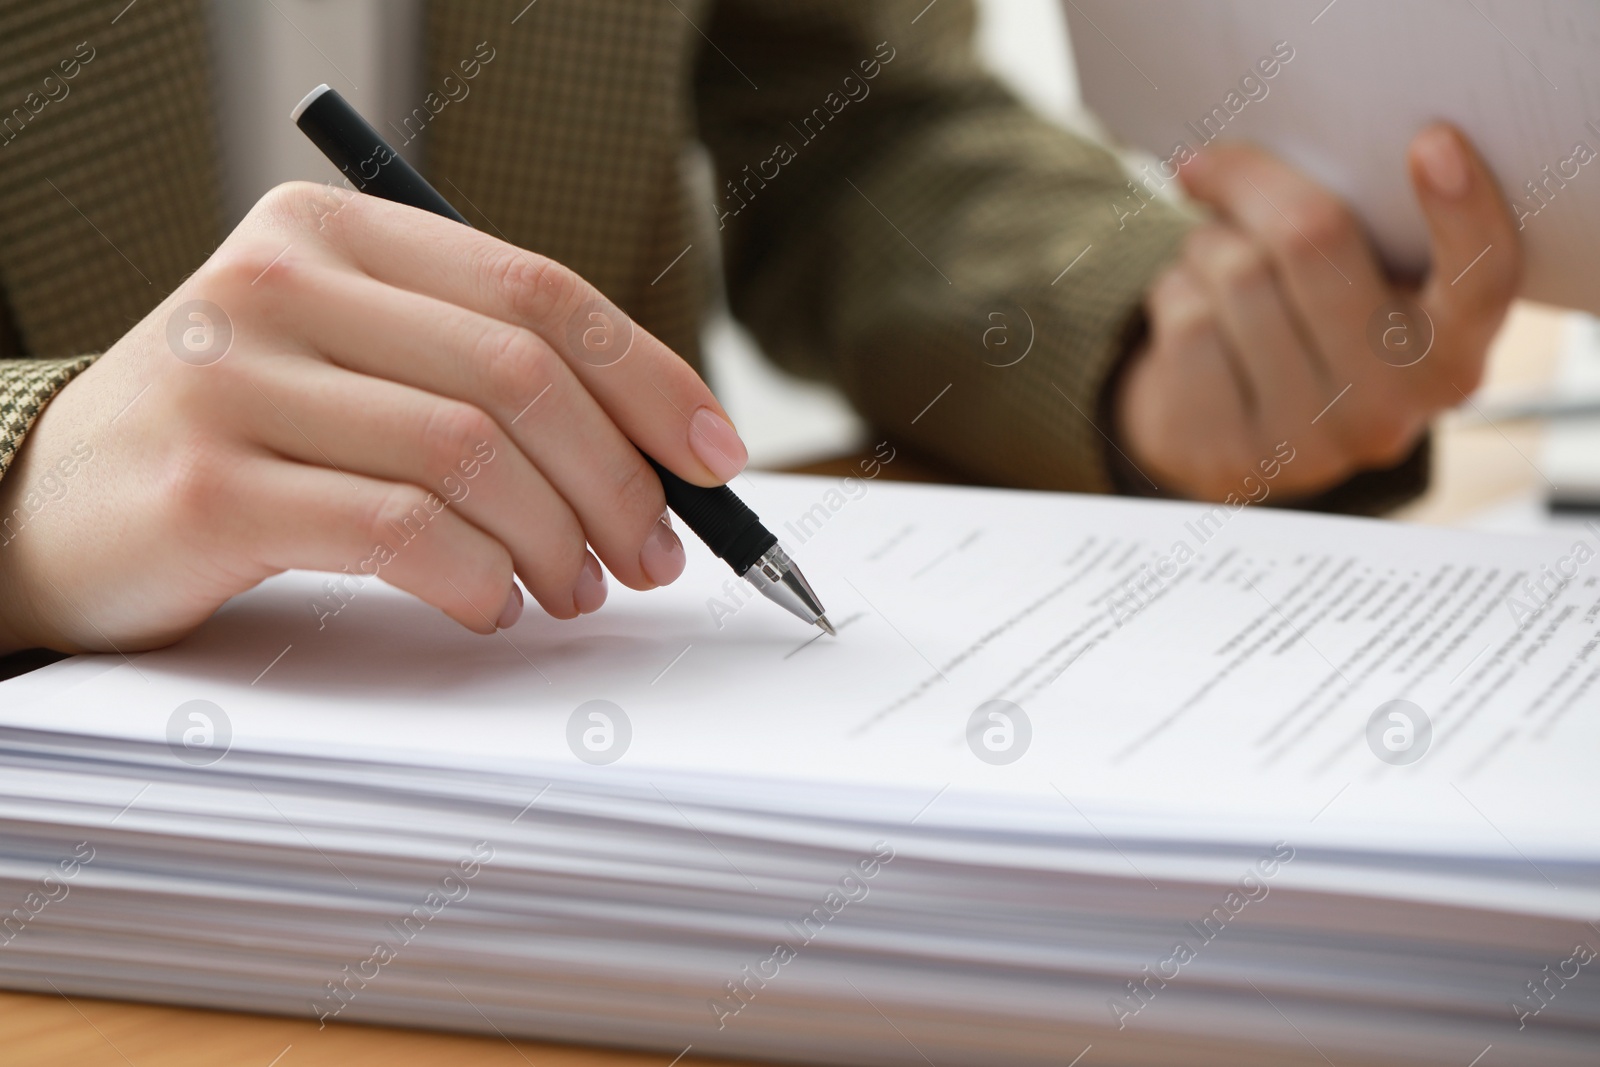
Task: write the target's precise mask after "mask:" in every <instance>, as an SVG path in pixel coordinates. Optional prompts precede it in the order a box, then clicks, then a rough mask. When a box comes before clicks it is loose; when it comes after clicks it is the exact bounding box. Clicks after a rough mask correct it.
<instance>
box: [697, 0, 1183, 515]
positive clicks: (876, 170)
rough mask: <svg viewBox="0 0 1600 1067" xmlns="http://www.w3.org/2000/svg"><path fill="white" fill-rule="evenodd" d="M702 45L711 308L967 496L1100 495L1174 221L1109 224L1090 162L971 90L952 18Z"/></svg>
mask: <svg viewBox="0 0 1600 1067" xmlns="http://www.w3.org/2000/svg"><path fill="white" fill-rule="evenodd" d="M919 15H920V17H919ZM706 29H707V35H708V37H709V38H710V41H711V43H712V45H713V46H714V47H708V48H706V49H705V50H703V51H702V53H701V56H700V59H699V65H698V70H697V78H696V88H697V92H698V101H697V103H698V108H697V110H698V113H699V115H700V118H701V124H702V125H701V131H700V132H701V136H702V138H703V139H704V141H705V142H706V144H707V145H708V146H709V148H710V151H711V153H712V156H713V159H714V160H715V164H716V168H717V171H718V177H717V187H718V192H719V194H720V195H719V197H718V199H717V201H716V207H717V215H718V223H719V225H720V227H721V234H722V238H723V242H724V250H725V259H726V264H727V276H728V283H727V284H728V294H729V299H730V302H731V305H732V309H733V312H734V314H735V315H736V316H737V317H738V318H740V319H741V320H743V321H744V322H745V323H746V324H747V325H748V326H749V327H750V328H751V330H752V331H753V332H754V333H755V335H756V336H757V338H758V339H759V340H760V342H761V344H762V346H763V347H764V348H765V349H766V351H767V352H768V353H769V354H770V355H771V356H772V357H774V358H775V359H777V360H778V361H779V362H780V363H782V364H784V365H786V366H788V367H789V368H790V369H793V370H798V371H800V372H802V373H809V374H812V375H818V376H822V375H826V376H827V377H830V378H832V379H834V380H835V381H837V382H838V383H839V384H840V385H841V386H842V387H843V389H844V390H845V392H846V393H847V394H848V396H849V398H850V400H851V401H852V402H853V403H854V404H855V406H856V407H857V408H858V410H860V411H861V412H862V413H863V415H865V417H866V418H867V419H869V420H870V421H871V422H872V423H873V424H874V425H875V426H877V427H880V428H881V429H883V430H885V431H887V432H889V433H892V434H893V435H894V437H895V439H896V440H897V441H904V442H906V443H908V444H911V445H913V446H915V447H917V448H918V449H920V450H922V451H924V452H927V453H929V454H931V455H933V456H935V457H937V458H938V459H940V460H942V461H943V462H944V463H946V464H949V465H950V466H952V467H954V468H955V469H957V470H960V471H963V472H965V473H967V474H968V475H970V476H972V477H973V478H975V479H978V480H982V481H986V482H994V483H998V484H1003V485H1012V486H1024V487H1037V488H1051V489H1072V490H1081V491H1104V490H1110V489H1113V488H1115V485H1114V483H1113V480H1112V476H1111V474H1110V472H1109V469H1108V453H1109V452H1110V445H1109V442H1108V438H1107V436H1106V435H1107V434H1108V433H1109V432H1110V427H1109V426H1106V425H1104V422H1105V420H1104V419H1103V418H1102V417H1101V410H1100V405H1101V402H1102V397H1103V395H1104V392H1105V386H1106V383H1107V380H1108V378H1109V376H1110V375H1111V374H1112V373H1113V371H1114V369H1115V368H1116V366H1117V364H1118V361H1119V360H1120V359H1121V357H1122V356H1123V354H1124V353H1125V352H1126V350H1127V348H1128V345H1129V341H1130V338H1131V337H1132V336H1133V333H1134V331H1135V330H1136V329H1137V328H1138V324H1139V321H1140V320H1139V309H1140V303H1141V300H1142V297H1143V294H1144V292H1145V289H1146V288H1147V286H1148V285H1149V283H1150V281H1151V280H1152V278H1153V277H1154V276H1155V275H1156V273H1157V272H1158V271H1159V270H1160V268H1161V266H1162V265H1163V264H1164V263H1166V262H1167V261H1168V260H1170V259H1171V258H1172V257H1173V255H1174V254H1175V252H1176V250H1177V248H1178V245H1179V242H1180V241H1181V239H1182V237H1183V234H1184V233H1185V231H1186V230H1187V229H1188V227H1189V225H1190V222H1189V221H1188V219H1187V218H1186V217H1185V216H1184V215H1182V214H1181V213H1180V212H1179V211H1177V210H1176V209H1173V208H1170V207H1168V206H1166V205H1164V204H1159V203H1158V204H1151V205H1149V206H1148V207H1146V208H1145V209H1144V210H1143V211H1140V212H1139V213H1137V214H1136V215H1131V216H1130V215H1129V214H1128V209H1127V207H1126V206H1125V205H1126V203H1127V197H1128V196H1129V187H1128V184H1127V181H1128V179H1127V178H1126V176H1125V175H1124V174H1123V173H1122V170H1121V168H1120V167H1119V165H1118V163H1117V161H1116V160H1115V158H1114V157H1112V156H1111V155H1110V153H1108V152H1107V151H1106V150H1104V149H1103V148H1101V147H1099V146H1097V145H1094V144H1091V143H1088V142H1086V141H1084V140H1082V139H1080V138H1077V137H1074V136H1072V135H1070V134H1068V133H1066V132H1065V131H1063V130H1062V129H1060V128H1059V127H1057V126H1055V125H1053V124H1052V123H1050V122H1048V121H1047V120H1045V119H1044V118H1042V117H1040V116H1038V115H1037V114H1035V113H1034V112H1032V111H1030V110H1029V109H1028V108H1027V107H1025V106H1024V105H1023V104H1022V103H1020V102H1019V101H1018V100H1017V99H1016V98H1015V97H1013V96H1012V95H1011V94H1010V93H1009V92H1008V91H1006V90H1005V89H1004V88H1002V87H1001V85H1000V84H999V83H998V82H996V81H995V80H994V79H993V78H992V77H990V76H989V75H988V74H987V73H986V72H985V71H984V70H983V69H982V68H981V67H980V65H979V62H978V59H977V56H976V54H975V51H974V47H973V43H972V42H973V29H974V11H973V6H972V4H971V3H969V2H966V0H940V2H939V3H936V4H934V5H931V6H929V5H927V3H926V0H905V2H900V0H875V2H873V3H860V2H858V0H809V2H804V3H792V4H788V3H786V4H774V3H766V2H764V0H722V2H721V3H719V4H718V5H716V8H715V18H714V21H713V23H712V24H711V25H710V26H709V27H707V28H706ZM730 182H732V185H730V184H729V183H730ZM1119 207H1120V208H1121V210H1120V211H1119V210H1118V208H1119Z"/></svg>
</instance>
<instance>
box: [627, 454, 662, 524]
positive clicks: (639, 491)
mask: <svg viewBox="0 0 1600 1067" xmlns="http://www.w3.org/2000/svg"><path fill="white" fill-rule="evenodd" d="M615 494H616V499H617V506H618V508H619V509H620V511H619V514H624V515H633V516H639V517H640V518H641V520H642V521H645V522H648V523H652V524H653V523H654V522H655V521H656V520H657V519H658V518H660V517H661V513H662V512H663V511H665V510H666V508H667V498H666V496H665V494H664V493H663V492H662V489H661V479H660V478H658V477H657V476H656V472H655V471H653V470H651V469H650V467H649V465H648V464H646V463H645V462H644V461H643V460H641V459H639V458H638V457H637V456H634V457H631V458H629V459H628V460H627V464H626V468H625V469H624V470H622V471H621V472H620V473H619V474H618V476H617V480H616V490H615Z"/></svg>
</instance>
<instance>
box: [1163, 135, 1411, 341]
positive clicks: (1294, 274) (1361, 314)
mask: <svg viewBox="0 0 1600 1067" xmlns="http://www.w3.org/2000/svg"><path fill="white" fill-rule="evenodd" d="M1182 175H1183V181H1184V185H1185V187H1186V188H1188V190H1189V192H1190V193H1191V194H1192V195H1193V196H1194V197H1195V198H1196V199H1198V200H1201V201H1203V202H1204V203H1206V204H1209V205H1210V206H1211V207H1213V208H1215V209H1216V210H1217V211H1218V212H1219V213H1220V214H1221V215H1223V216H1224V217H1225V218H1227V219H1228V220H1229V221H1231V222H1233V223H1234V224H1235V225H1237V226H1238V227H1239V228H1241V229H1243V230H1244V231H1246V232H1247V233H1249V234H1250V235H1251V237H1252V238H1254V239H1255V240H1256V241H1257V242H1258V243H1259V244H1260V245H1261V246H1262V247H1263V248H1264V249H1266V251H1267V254H1268V255H1269V256H1270V257H1271V258H1272V261H1273V265H1274V266H1275V267H1276V268H1277V270H1278V273H1279V275H1280V276H1281V277H1282V278H1283V281H1284V286H1285V288H1286V289H1287V290H1288V291H1289V295H1290V297H1291V298H1292V299H1293V301H1294V303H1295V305H1296V306H1297V307H1298V308H1300V309H1301V310H1302V312H1303V313H1304V314H1305V316H1306V317H1307V318H1309V319H1310V320H1312V321H1313V322H1317V321H1349V322H1354V323H1356V324H1357V331H1359V329H1360V327H1361V326H1362V325H1364V324H1365V323H1366V320H1367V316H1368V315H1370V314H1371V313H1372V311H1373V309H1374V308H1376V307H1378V306H1379V305H1380V304H1382V303H1383V302H1384V301H1385V300H1387V299H1388V296H1389V293H1388V283H1387V281H1386V279H1385V277H1384V273H1383V269H1382V267H1381V266H1380V265H1379V263H1378V261H1377V259H1376V257H1374V256H1373V254H1372V250H1371V246H1370V245H1369V244H1368V242H1367V240H1366V235H1365V234H1364V232H1363V230H1362V228H1361V224H1360V223H1359V222H1358V221H1357V220H1356V218H1355V216H1354V215H1353V214H1352V213H1351V211H1350V209H1349V208H1348V207H1347V206H1346V205H1345V204H1344V203H1343V202H1342V201H1340V200H1339V198H1338V197H1336V196H1334V195H1333V194H1332V193H1331V192H1329V191H1328V190H1327V189H1325V188H1324V187H1323V186H1321V185H1320V184H1318V183H1317V182H1316V181H1314V180H1313V179H1312V178H1311V177H1310V176H1308V175H1306V174H1304V173H1302V172H1301V171H1299V170H1297V169H1295V168H1294V167H1292V166H1290V165H1289V164H1288V163H1286V162H1284V161H1283V160H1281V159H1279V158H1278V157H1277V156H1274V155H1272V154H1271V153H1270V152H1266V151H1264V150H1262V149H1260V148H1257V147H1255V146H1254V145H1248V144H1218V145H1213V146H1210V147H1208V148H1206V149H1205V151H1203V152H1202V153H1200V155H1199V156H1197V157H1195V158H1194V159H1193V160H1191V161H1190V162H1188V163H1186V164H1185V165H1184V167H1183V170H1182ZM1358 347H1359V346H1358ZM1329 355H1334V356H1335V357H1336V354H1334V353H1329Z"/></svg>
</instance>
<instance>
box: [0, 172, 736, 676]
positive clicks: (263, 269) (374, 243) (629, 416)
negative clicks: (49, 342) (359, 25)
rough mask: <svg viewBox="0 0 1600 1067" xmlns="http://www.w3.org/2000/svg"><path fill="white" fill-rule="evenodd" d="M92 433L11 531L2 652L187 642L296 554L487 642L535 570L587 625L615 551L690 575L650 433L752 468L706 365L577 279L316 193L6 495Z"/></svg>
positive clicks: (229, 270) (185, 289) (186, 293)
mask: <svg viewBox="0 0 1600 1067" xmlns="http://www.w3.org/2000/svg"><path fill="white" fill-rule="evenodd" d="M84 443H87V446H88V448H89V449H90V450H91V454H92V457H93V458H92V460H91V461H89V462H86V463H82V464H80V465H79V469H78V472H77V473H76V475H75V476H74V478H73V480H72V484H71V485H70V488H69V491H67V492H66V493H64V494H62V495H60V497H59V498H58V499H54V500H52V502H51V504H50V506H49V507H47V508H44V509H42V510H40V511H38V513H37V514H36V515H35V517H34V518H33V519H32V520H31V521H30V522H29V524H28V526H27V528H25V529H23V530H21V531H18V532H17V534H16V536H14V537H12V538H11V539H10V540H9V541H8V542H7V543H6V544H5V545H4V546H3V547H0V652H5V651H10V650H14V649H18V648H27V647H36V646H47V647H52V648H57V649H62V650H67V651H77V650H85V649H96V650H107V651H109V650H111V649H113V648H115V649H120V650H123V651H128V650H131V649H136V648H138V649H142V648H148V647H152V646H156V645H160V644H164V643H167V642H170V641H172V640H175V639H176V638H178V637H180V636H182V635H183V634H185V633H187V632H188V631H190V630H192V629H193V628H194V627H196V626H198V625H199V624H200V623H201V622H202V621H204V620H205V619H206V618H207V617H208V616H210V614H211V613H212V612H213V611H214V610H216V608H217V607H218V606H219V605H221V604H222V603H223V602H224V601H225V600H227V599H228V598H229V597H231V596H233V595H235V594H237V593H240V592H243V591H244V590H246V589H249V588H250V587H252V586H254V585H255V584H257V583H258V582H260V581H262V580H263V579H265V578H267V577H269V576H271V575H273V574H276V573H279V572H281V571H284V570H287V569H290V568H307V569H313V570H324V571H341V570H344V571H348V572H349V573H352V574H378V575H381V577H383V578H384V579H385V580H386V581H388V582H390V583H391V584H393V585H395V586H398V587H399V588H401V589H405V590H407V591H409V592H411V593H414V594H415V595H417V596H418V597H420V598H422V599H423V600H425V601H427V602H428V603H430V604H433V605H434V606H436V607H438V608H439V609H440V610H441V611H443V612H444V613H445V614H447V615H449V616H450V617H451V618H453V619H455V620H456V621H457V622H459V623H461V624H462V625H463V626H466V627H468V628H469V629H472V630H475V631H478V632H481V633H489V632H492V631H493V630H494V629H496V627H497V626H499V627H504V626H508V625H510V624H511V623H513V622H515V621H516V618H517V617H518V615H519V614H520V612H521V607H522V595H521V593H520V591H519V590H518V589H517V588H516V585H515V583H514V581H513V574H515V575H516V576H518V577H520V578H521V579H522V582H523V584H524V585H526V587H527V588H528V590H529V592H531V593H532V594H533V596H534V598H535V599H536V600H537V601H538V602H539V604H540V605H541V606H542V607H543V608H544V609H545V610H546V611H547V612H549V613H550V614H551V615H553V616H555V617H557V618H572V617H574V616H576V615H578V614H580V613H586V612H591V611H594V610H596V609H597V608H598V607H599V606H600V605H601V604H602V603H603V602H604V600H605V597H606V585H605V578H604V575H603V573H602V571H601V563H604V565H605V567H606V569H608V570H609V571H610V572H611V573H612V574H613V575H615V576H616V577H617V578H618V579H619V580H620V581H622V582H623V583H624V584H626V585H628V586H629V587H631V588H635V589H648V588H652V587H654V586H658V585H664V584H667V583H669V582H671V581H672V580H674V579H675V578H676V577H677V576H678V575H679V574H680V573H681V572H682V570H683V567H684V551H683V546H682V544H681V542H680V541H679V540H678V538H677V536H676V534H674V532H673V531H672V528H671V526H670V524H669V523H668V521H667V519H666V518H665V514H664V513H665V504H664V501H663V498H662V491H661V484H660V482H659V481H658V479H657V478H656V476H655V474H654V473H653V472H652V471H651V469H650V467H649V466H648V465H647V464H646V463H645V461H644V459H643V458H642V457H641V456H640V454H639V450H640V449H644V450H645V451H647V452H648V453H649V454H650V455H652V456H654V457H655V458H656V459H658V460H659V461H661V462H662V463H663V464H665V465H666V466H667V467H669V468H670V469H671V470H673V471H674V472H675V473H677V474H678V475H680V476H681V477H683V478H685V479H687V480H689V481H691V482H694V483H695V484H698V485H715V484H719V483H721V482H724V481H726V480H728V479H729V478H732V477H733V476H734V475H735V474H737V473H738V472H739V470H740V469H741V468H742V467H743V465H744V462H745V458H746V454H745V449H744V445H743V444H742V443H741V441H740V440H739V437H738V435H737V433H736V432H735V431H734V429H733V427H732V426H731V425H730V423H729V422H728V419H727V415H726V413H725V412H724V411H723V410H722V408H721V406H720V405H719V404H718V403H717V401H716V399H715V398H714V397H713V396H712V394H711V391H710V390H709V389H708V388H707V387H706V385H705V383H704V382H702V381H701V380H700V378H699V377H698V376H697V375H696V374H695V373H694V371H693V370H692V369H691V368H690V367H689V366H688V365H687V364H686V363H684V362H683V360H682V359H680V358H679V357H678V356H677V355H676V354H674V353H673V352H672V351H670V350H669V349H668V348H666V346H664V345H662V344H661V343H660V342H659V341H657V340H656V339H655V338H653V337H651V336H650V335H649V334H648V333H646V332H645V331H644V330H643V329H641V328H639V327H638V326H636V325H634V324H633V323H632V322H631V321H630V320H628V319H627V318H626V316H624V315H623V314H622V313H621V312H620V311H618V310H617V309H616V308H615V306H614V305H612V304H610V303H609V302H608V301H606V300H605V298H604V297H602V296H600V294H599V293H598V292H597V291H596V290H594V289H593V288H592V287H591V286H589V285H588V283H586V282H584V281H583V280H582V279H581V278H579V277H578V276H577V275H576V274H574V273H573V272H572V271H570V270H568V269H567V268H565V267H563V266H561V265H560V264H557V263H554V262H552V261H550V260H547V259H544V258H542V257H539V256H537V255H534V254H532V253H529V252H526V251H524V250H522V249H519V248H516V247H514V246H511V245H509V244H506V243H504V242H502V241H499V240H496V239H495V238H493V237H491V236H488V235H486V234H484V233H481V232H479V231H476V230H473V229H470V228H468V227H465V226H461V225H459V224H457V223H455V222H453V221H450V220H448V219H444V218H440V217H437V216H434V215H430V214H427V213H425V212H422V211H418V210H416V209H413V208H408V207H403V206H399V205H395V204H391V203H387V202H384V201H380V200H377V199H374V198H371V197H366V196H359V195H355V194H350V193H344V192H334V191H330V190H329V189H326V188H324V187H320V186H316V185H310V184H291V185H285V186H280V187H279V188H277V189H275V190H273V191H272V192H271V193H269V194H268V195H267V196H266V197H264V198H263V199H262V200H261V202H260V203H258V204H257V205H256V207H255V208H254V209H253V210H252V211H251V213H250V215H249V216H248V217H247V218H246V219H245V221H244V222H243V223H241V224H240V226H239V227H238V229H237V230H235V231H234V233H233V234H232V235H230V236H229V237H228V239H227V240H226V241H225V242H223V244H222V245H221V247H220V248H218V250H217V251H216V252H215V253H214V254H213V255H212V257H211V259H210V260H209V261H207V263H206V264H205V265H204V266H203V267H201V269H200V270H199V271H197V272H196V273H195V274H194V275H193V276H192V277H191V278H189V279H188V280H187V281H186V282H185V283H184V284H183V285H182V286H180V287H179V289H178V290H177V291H176V292H174V293H172V294H171V295H170V296H169V297H168V298H167V299H166V300H165V301H163V302H162V303H161V305H160V306H159V307H157V308H156V309H155V310H154V311H153V312H152V313H151V314H150V315H149V316H147V317H146V318H145V319H144V320H143V321H142V322H140V323H139V324H138V325H136V326H135V327H134V328H133V329H132V330H130V331H129V332H128V333H127V334H126V335H125V336H124V337H123V338H122V339H121V340H120V341H118V342H117V344H116V345H114V346H113V347H112V348H111V350H110V351H109V352H107V353H106V354H105V355H104V356H103V357H102V358H101V359H100V360H99V361H98V362H97V363H96V364H95V365H94V366H93V367H91V368H90V369H89V370H88V371H86V372H85V373H84V374H82V375H81V376H79V377H78V378H77V379H76V380H74V381H73V382H72V383H71V384H70V385H68V386H67V388H66V389H64V390H63V391H62V392H61V394H60V395H59V396H57V398H56V399H55V400H54V401H53V402H52V403H51V404H50V405H49V406H48V407H47V408H46V409H45V411H44V412H43V414H42V415H41V416H40V418H39V421H38V423H37V424H36V425H35V427H34V429H33V430H32V431H31V432H30V433H29V435H28V438H27V440H26V443H25V446H24V448H23V451H22V453H21V454H20V455H19V456H18V457H17V459H16V461H15V464H14V466H13V468H12V470H11V471H10V472H9V473H8V474H7V476H6V478H5V479H4V480H3V481H0V513H9V512H10V511H11V510H12V509H13V508H14V507H16V506H17V503H18V501H19V500H20V499H21V498H22V497H23V496H24V495H25V494H27V493H28V492H30V491H31V490H33V488H34V487H35V486H36V485H37V483H38V481H39V480H40V479H41V478H45V477H47V476H48V475H49V472H50V471H51V470H52V469H53V468H54V466H55V465H56V464H57V462H58V461H59V460H60V459H61V458H62V457H63V456H67V455H71V454H73V453H72V450H73V448H74V446H75V445H78V446H80V452H81V447H82V446H83V444H84ZM635 444H636V445H637V446H638V447H637V448H636V447H635ZM591 547H592V549H593V552H592V553H591V551H590V548H591ZM596 557H598V559H597V558H596Z"/></svg>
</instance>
